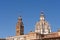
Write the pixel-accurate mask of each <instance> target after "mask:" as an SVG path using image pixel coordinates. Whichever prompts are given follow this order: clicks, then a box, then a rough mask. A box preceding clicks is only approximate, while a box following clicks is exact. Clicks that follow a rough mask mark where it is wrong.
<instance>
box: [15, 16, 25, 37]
mask: <svg viewBox="0 0 60 40" xmlns="http://www.w3.org/2000/svg"><path fill="white" fill-rule="evenodd" d="M23 34H24V25H23V22H22V17H21V16H19V17H18V22H17V24H16V36H19V35H23Z"/></svg>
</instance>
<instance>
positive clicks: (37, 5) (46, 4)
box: [0, 0, 60, 38]
mask: <svg viewBox="0 0 60 40" xmlns="http://www.w3.org/2000/svg"><path fill="white" fill-rule="evenodd" d="M41 11H44V14H45V17H46V20H47V21H48V22H49V24H50V25H51V29H52V32H55V31H57V30H58V29H59V28H60V0H0V38H5V37H7V36H14V35H15V28H16V23H17V18H18V16H22V19H23V23H24V27H25V29H24V30H25V32H24V33H25V34H28V33H29V32H30V31H31V30H34V28H35V24H36V22H37V21H38V20H39V18H40V12H41Z"/></svg>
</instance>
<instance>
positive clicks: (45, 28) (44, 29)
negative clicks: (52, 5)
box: [35, 12, 51, 34]
mask: <svg viewBox="0 0 60 40" xmlns="http://www.w3.org/2000/svg"><path fill="white" fill-rule="evenodd" d="M35 32H37V33H40V34H48V33H50V32H51V29H50V25H49V24H48V22H47V21H46V20H45V16H44V13H43V12H41V15H40V21H38V22H37V23H36V26H35Z"/></svg>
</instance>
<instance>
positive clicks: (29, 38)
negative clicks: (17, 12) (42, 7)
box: [1, 12, 60, 40]
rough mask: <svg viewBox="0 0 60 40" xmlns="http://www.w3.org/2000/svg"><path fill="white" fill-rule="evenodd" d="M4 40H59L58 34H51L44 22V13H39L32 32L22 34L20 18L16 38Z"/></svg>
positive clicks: (59, 33)
mask: <svg viewBox="0 0 60 40" xmlns="http://www.w3.org/2000/svg"><path fill="white" fill-rule="evenodd" d="M1 40H3V39H1ZM5 40H60V32H59V31H58V32H51V27H50V25H49V23H48V22H47V21H46V20H45V15H44V13H43V12H41V14H40V20H39V21H38V22H37V23H36V25H35V31H34V32H32V31H31V32H29V33H28V34H24V24H23V22H22V17H21V16H20V17H18V22H17V24H16V36H11V37H6V39H5Z"/></svg>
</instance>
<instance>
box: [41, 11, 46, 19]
mask: <svg viewBox="0 0 60 40" xmlns="http://www.w3.org/2000/svg"><path fill="white" fill-rule="evenodd" d="M40 20H45V17H44V13H43V11H41V15H40Z"/></svg>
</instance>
